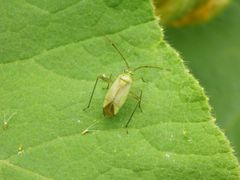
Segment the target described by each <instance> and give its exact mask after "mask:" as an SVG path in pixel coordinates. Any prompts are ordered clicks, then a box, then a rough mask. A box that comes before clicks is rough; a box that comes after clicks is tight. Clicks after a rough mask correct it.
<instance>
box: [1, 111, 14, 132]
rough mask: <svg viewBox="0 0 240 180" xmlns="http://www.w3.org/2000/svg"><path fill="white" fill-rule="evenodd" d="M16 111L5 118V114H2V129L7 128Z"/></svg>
mask: <svg viewBox="0 0 240 180" xmlns="http://www.w3.org/2000/svg"><path fill="white" fill-rule="evenodd" d="M16 114H17V113H16V112H14V113H12V114H11V115H10V116H9V117H8V118H7V119H6V116H5V114H4V116H3V129H7V128H8V126H9V121H10V120H11V119H12V118H13V116H15V115H16Z"/></svg>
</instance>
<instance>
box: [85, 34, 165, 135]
mask: <svg viewBox="0 0 240 180" xmlns="http://www.w3.org/2000/svg"><path fill="white" fill-rule="evenodd" d="M106 38H107V37H106ZM107 40H108V41H109V42H110V43H111V45H112V46H113V48H114V49H115V50H116V51H117V52H118V53H119V54H120V56H121V57H122V59H123V61H124V62H125V65H126V69H125V70H124V73H123V74H120V75H118V77H117V78H116V79H115V81H112V79H111V76H110V77H107V76H106V75H104V74H103V75H100V76H98V77H97V79H96V81H95V84H94V86H93V90H92V92H91V95H90V99H89V102H88V105H87V107H86V108H84V109H83V110H84V111H85V110H86V109H88V108H89V107H90V105H91V102H92V98H93V95H94V92H95V89H96V86H97V83H98V80H99V79H101V80H103V81H105V82H107V83H108V87H109V86H110V84H111V87H110V88H107V89H108V91H107V94H106V96H105V99H104V102H103V114H104V116H105V117H113V116H114V115H116V114H117V113H118V112H119V110H120V109H121V107H122V106H123V105H124V103H125V102H126V100H127V98H128V96H129V94H130V95H131V96H133V97H134V99H136V100H137V104H136V106H135V108H134V109H133V111H132V113H131V115H130V117H129V119H128V121H127V123H126V125H125V126H124V127H125V128H127V127H128V125H129V123H130V121H131V119H132V117H133V115H134V113H135V111H136V110H137V108H138V107H139V109H140V110H141V111H142V108H141V100H142V91H141V93H140V95H139V96H138V95H136V94H135V93H133V92H132V91H131V86H132V83H133V75H134V73H135V72H136V71H137V70H140V69H143V68H160V69H162V68H161V67H158V66H149V65H145V66H139V67H137V68H133V69H132V68H130V66H129V64H128V62H127V60H126V58H125V57H124V56H123V54H122V53H121V51H120V50H119V49H118V48H117V46H116V45H115V44H114V43H112V42H111V40H110V39H108V38H107ZM95 124H96V123H95ZM91 127H92V125H91ZM88 131H89V130H88V128H87V129H86V130H84V131H83V132H82V133H83V134H85V133H87V132H88Z"/></svg>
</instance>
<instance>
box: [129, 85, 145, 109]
mask: <svg viewBox="0 0 240 180" xmlns="http://www.w3.org/2000/svg"><path fill="white" fill-rule="evenodd" d="M129 95H130V96H132V97H133V98H134V99H135V100H137V101H138V102H139V106H138V107H139V109H140V110H141V112H143V110H142V107H141V102H142V90H141V92H140V95H139V96H138V95H136V94H135V93H134V92H132V91H130V94H129Z"/></svg>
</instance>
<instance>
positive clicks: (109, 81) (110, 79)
mask: <svg viewBox="0 0 240 180" xmlns="http://www.w3.org/2000/svg"><path fill="white" fill-rule="evenodd" d="M106 82H107V83H108V85H107V87H106V89H109V86H110V84H111V83H112V74H110V76H109V78H108V80H107V81H106Z"/></svg>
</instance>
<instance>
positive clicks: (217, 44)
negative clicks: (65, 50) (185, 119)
mask: <svg viewBox="0 0 240 180" xmlns="http://www.w3.org/2000/svg"><path fill="white" fill-rule="evenodd" d="M239 11H240V3H239V2H238V1H233V3H232V4H231V6H230V7H229V8H228V9H227V11H225V12H224V14H222V15H221V16H219V17H218V18H217V19H216V20H215V21H213V22H211V23H209V24H206V25H202V26H197V27H189V28H185V29H167V36H168V39H169V41H170V42H171V43H172V44H173V46H174V47H176V48H177V49H178V50H179V51H180V52H181V53H182V56H183V57H185V58H184V59H186V60H187V62H188V64H189V66H190V68H191V69H192V70H193V73H194V74H195V75H196V77H197V78H199V79H200V81H201V83H202V84H203V86H204V87H206V90H207V92H208V95H209V96H210V102H211V104H212V105H213V107H214V112H215V113H214V114H215V115H216V117H217V123H218V124H219V126H220V127H221V128H222V129H223V130H224V131H225V132H226V134H227V136H228V137H229V139H230V140H231V142H232V144H233V146H234V147H235V150H236V153H237V155H238V157H239V158H240V139H239V136H240V111H239V102H240V94H239V90H240V79H239V75H240V74H239V69H240V61H239V59H240V53H239V52H240V48H239V47H240V38H239V32H240V25H239V23H238V21H239ZM192 44H194V46H193V45H192ZM199 49H201V50H200V51H199Z"/></svg>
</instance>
